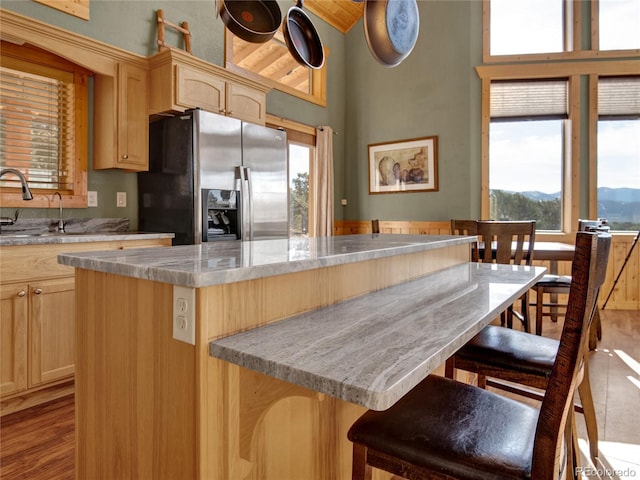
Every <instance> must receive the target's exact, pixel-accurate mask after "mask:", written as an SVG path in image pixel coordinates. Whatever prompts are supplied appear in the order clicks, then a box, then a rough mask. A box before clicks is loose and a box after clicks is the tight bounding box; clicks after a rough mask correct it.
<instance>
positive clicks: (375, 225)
mask: <svg viewBox="0 0 640 480" xmlns="http://www.w3.org/2000/svg"><path fill="white" fill-rule="evenodd" d="M371 233H380V221H379V220H378V219H377V218H376V219H375V220H371Z"/></svg>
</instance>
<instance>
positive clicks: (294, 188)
mask: <svg viewBox="0 0 640 480" xmlns="http://www.w3.org/2000/svg"><path fill="white" fill-rule="evenodd" d="M313 155H314V148H313V147H311V146H310V145H302V144H296V143H293V142H289V206H290V211H289V236H290V237H308V236H309V229H310V224H309V220H310V215H309V213H310V210H309V204H310V199H311V198H312V197H311V195H310V188H309V186H310V183H309V176H310V173H311V159H312V158H313Z"/></svg>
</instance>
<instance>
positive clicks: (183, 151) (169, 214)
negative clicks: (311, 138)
mask: <svg viewBox="0 0 640 480" xmlns="http://www.w3.org/2000/svg"><path fill="white" fill-rule="evenodd" d="M288 200H289V198H288V179H287V138H286V132H284V131H281V130H276V129H273V128H268V127H264V126H261V125H255V124H251V123H247V122H242V121H240V120H237V119H234V118H230V117H225V116H222V115H218V114H214V113H209V112H205V111H203V110H192V111H189V112H186V113H185V114H183V115H178V116H175V117H169V118H166V119H163V120H160V121H157V122H152V123H151V124H150V125H149V171H148V172H140V173H138V214H139V229H140V230H141V231H147V232H174V233H175V238H174V241H173V243H174V245H184V244H196V243H201V242H207V241H214V240H226V239H241V240H259V239H269V238H286V237H287V236H288V230H289V215H288V212H289V206H288V205H289V201H288Z"/></svg>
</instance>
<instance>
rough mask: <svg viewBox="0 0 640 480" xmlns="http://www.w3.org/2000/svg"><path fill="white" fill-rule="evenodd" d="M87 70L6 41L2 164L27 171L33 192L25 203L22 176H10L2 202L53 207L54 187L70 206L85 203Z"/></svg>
mask: <svg viewBox="0 0 640 480" xmlns="http://www.w3.org/2000/svg"><path fill="white" fill-rule="evenodd" d="M87 73H88V72H84V71H82V70H81V69H78V68H75V66H74V65H72V64H69V63H68V62H66V61H65V60H62V59H60V58H58V57H55V56H54V55H51V54H49V53H47V52H44V51H42V50H39V49H36V48H34V47H26V46H18V45H14V44H9V43H6V42H2V62H1V65H0V87H1V96H0V98H1V106H2V118H1V119H0V165H1V166H2V167H3V168H5V167H9V168H15V169H17V170H20V171H21V172H23V173H24V174H25V177H26V179H27V182H28V183H29V186H30V187H31V189H32V191H33V193H34V200H33V201H31V202H29V203H28V204H25V203H24V202H23V201H22V199H21V195H20V194H19V193H18V191H19V182H18V179H16V178H13V177H10V176H5V177H3V178H2V187H3V190H4V191H3V192H2V206H6V207H12V206H15V207H49V206H52V204H51V202H50V201H49V198H50V197H51V194H52V193H53V192H55V191H58V192H60V193H61V194H62V195H65V196H66V199H65V204H66V205H69V206H75V207H80V206H86V170H87V166H86V159H87V139H86V135H87V133H86V115H87ZM68 200H71V201H68Z"/></svg>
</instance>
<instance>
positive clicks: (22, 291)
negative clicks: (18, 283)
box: [18, 290, 27, 297]
mask: <svg viewBox="0 0 640 480" xmlns="http://www.w3.org/2000/svg"><path fill="white" fill-rule="evenodd" d="M26 294H27V292H25V291H24V290H20V291H19V292H18V296H19V297H24V296H25V295H26Z"/></svg>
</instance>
